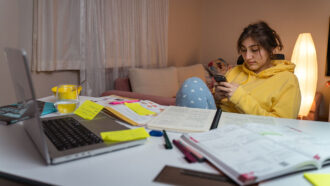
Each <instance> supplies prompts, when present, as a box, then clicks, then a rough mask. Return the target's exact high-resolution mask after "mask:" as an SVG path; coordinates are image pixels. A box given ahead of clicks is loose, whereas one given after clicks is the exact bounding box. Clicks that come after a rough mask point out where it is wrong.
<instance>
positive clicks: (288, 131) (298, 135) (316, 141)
mask: <svg viewBox="0 0 330 186" xmlns="http://www.w3.org/2000/svg"><path fill="white" fill-rule="evenodd" d="M243 127H245V128H247V129H249V130H251V131H253V132H255V133H258V134H261V135H263V136H265V137H268V138H270V139H272V140H274V141H276V142H278V143H281V144H283V145H285V146H287V147H289V148H291V149H293V150H295V151H297V152H301V153H303V154H305V155H307V156H308V157H310V158H312V159H315V160H317V161H318V162H319V164H320V165H321V164H322V162H323V161H324V160H326V159H327V158H330V151H329V146H330V139H324V138H319V137H315V136H311V135H309V134H306V133H305V132H303V131H301V130H299V129H298V128H295V127H292V126H288V125H285V124H283V123H282V124H281V125H279V124H277V125H261V124H256V123H246V124H245V125H244V126H243ZM320 165H319V166H320ZM319 168H320V167H319Z"/></svg>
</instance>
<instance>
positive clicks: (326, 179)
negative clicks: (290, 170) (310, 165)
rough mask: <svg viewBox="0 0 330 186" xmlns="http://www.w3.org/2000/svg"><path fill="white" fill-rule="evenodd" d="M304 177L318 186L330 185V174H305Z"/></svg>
mask: <svg viewBox="0 0 330 186" xmlns="http://www.w3.org/2000/svg"><path fill="white" fill-rule="evenodd" d="M304 177H305V178H306V179H307V180H308V181H309V182H311V183H312V184H313V185H316V186H326V185H329V183H330V174H320V173H305V174H304Z"/></svg>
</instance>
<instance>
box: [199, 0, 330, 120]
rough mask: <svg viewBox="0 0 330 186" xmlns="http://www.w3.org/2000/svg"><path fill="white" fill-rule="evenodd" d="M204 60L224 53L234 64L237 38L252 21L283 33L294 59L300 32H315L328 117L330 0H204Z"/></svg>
mask: <svg viewBox="0 0 330 186" xmlns="http://www.w3.org/2000/svg"><path fill="white" fill-rule="evenodd" d="M202 2H203V4H202V6H201V7H202V25H201V28H202V29H201V34H202V36H201V54H200V55H201V59H200V61H201V62H208V61H210V60H212V59H215V58H217V57H223V58H224V59H226V60H227V61H228V62H230V63H232V64H235V63H236V59H237V56H238V54H237V52H236V41H237V38H238V37H239V34H240V33H241V31H242V29H243V28H244V27H245V26H246V25H248V24H249V23H252V22H255V21H258V20H264V21H266V22H268V24H269V25H270V26H271V27H273V28H274V29H275V30H276V31H277V32H278V34H279V35H280V37H281V39H282V42H283V44H284V49H283V53H284V54H285V56H286V59H289V60H290V59H291V55H292V51H293V47H294V44H295V42H296V39H297V37H298V35H299V33H303V32H310V33H311V34H312V37H313V40H314V43H315V47H316V52H317V59H318V69H319V75H318V85H317V91H320V92H322V94H323V96H324V101H323V103H322V104H321V117H323V118H327V117H328V112H329V111H328V109H329V100H330V88H326V87H325V83H326V81H328V80H330V77H326V76H325V67H326V50H327V41H328V30H329V17H330V1H329V0H289V1H284V0H267V1H265V0H249V1H246V0H235V1H228V0H206V1H205V0H204V1H202Z"/></svg>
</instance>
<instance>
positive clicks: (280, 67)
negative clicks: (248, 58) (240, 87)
mask: <svg viewBox="0 0 330 186" xmlns="http://www.w3.org/2000/svg"><path fill="white" fill-rule="evenodd" d="M271 63H272V65H273V66H272V67H270V68H267V69H265V70H263V71H261V72H259V73H258V74H257V73H255V72H253V71H251V70H249V69H248V68H247V67H246V66H245V63H244V64H243V65H242V68H243V71H244V72H245V73H247V74H248V76H256V77H257V78H268V77H271V76H274V75H275V74H278V73H280V72H284V71H288V72H292V73H293V72H294V69H295V67H296V65H295V64H294V63H292V62H290V61H287V60H272V61H271Z"/></svg>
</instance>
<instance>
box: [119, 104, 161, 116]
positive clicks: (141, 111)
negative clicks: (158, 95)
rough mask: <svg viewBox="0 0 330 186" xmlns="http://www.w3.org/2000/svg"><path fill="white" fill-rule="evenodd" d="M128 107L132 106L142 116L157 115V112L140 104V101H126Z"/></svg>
mask: <svg viewBox="0 0 330 186" xmlns="http://www.w3.org/2000/svg"><path fill="white" fill-rule="evenodd" d="M124 104H125V106H126V107H128V108H130V109H131V110H133V111H134V112H136V113H137V114H139V115H142V116H148V115H156V113H155V112H152V111H151V110H148V109H146V108H144V107H142V106H141V105H140V103H124Z"/></svg>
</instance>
